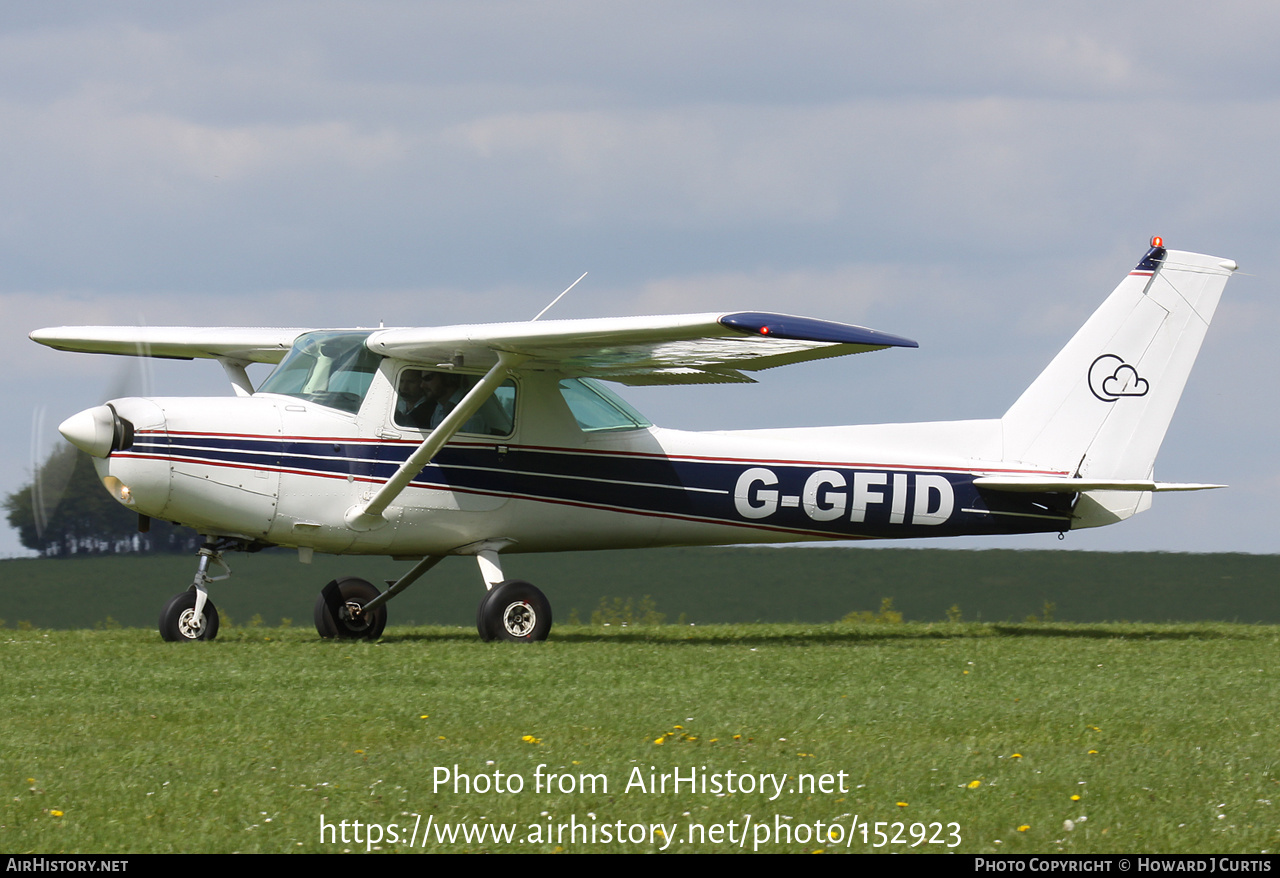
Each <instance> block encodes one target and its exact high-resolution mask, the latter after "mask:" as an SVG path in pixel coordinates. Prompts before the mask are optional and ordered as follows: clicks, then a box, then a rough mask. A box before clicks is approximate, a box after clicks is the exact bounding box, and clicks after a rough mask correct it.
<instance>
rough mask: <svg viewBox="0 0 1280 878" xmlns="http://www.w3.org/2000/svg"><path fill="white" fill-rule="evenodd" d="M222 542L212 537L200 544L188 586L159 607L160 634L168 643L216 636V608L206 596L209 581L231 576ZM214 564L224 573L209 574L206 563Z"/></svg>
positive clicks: (210, 638)
mask: <svg viewBox="0 0 1280 878" xmlns="http://www.w3.org/2000/svg"><path fill="white" fill-rule="evenodd" d="M220 548H221V546H220V545H219V543H218V541H217V540H215V539H213V538H212V537H210V538H208V539H206V540H205V541H204V545H203V546H201V547H200V553H199V554H200V561H199V564H198V565H197V567H196V576H195V579H194V580H192V582H191V587H190V588H188V589H187V590H186V591H184V592H183V593H182V594H179V595H175V596H174V597H173V598H172V599H171V600H170V601H169V602H168V603H167V604H165V605H164V609H162V610H161V611H160V636H161V637H163V638H164V639H165V640H167V641H169V642H171V643H190V642H191V641H195V640H213V639H214V638H215V637H217V636H218V609H217V607H215V606H214V605H213V601H211V600H209V583H211V582H219V581H221V580H223V579H227V578H229V577H230V576H231V568H230V567H228V566H227V562H226V561H224V560H222V553H221V552H220V551H219V549H220ZM210 564H216V565H218V566H219V567H221V568H222V569H223V570H224V571H226V572H225V573H222V574H220V575H218V576H210V575H209V565H210Z"/></svg>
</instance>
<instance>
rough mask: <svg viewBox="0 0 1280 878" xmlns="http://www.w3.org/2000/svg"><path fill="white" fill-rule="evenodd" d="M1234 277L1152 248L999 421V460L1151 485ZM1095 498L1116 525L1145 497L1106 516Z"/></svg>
mask: <svg viewBox="0 0 1280 878" xmlns="http://www.w3.org/2000/svg"><path fill="white" fill-rule="evenodd" d="M1235 270H1236V264H1235V263H1234V262H1232V261H1230V260H1226V259H1219V258H1217V257H1214V256H1205V255H1202V254H1199V253H1184V252H1182V251H1179V250H1165V249H1164V247H1163V245H1162V243H1161V241H1160V239H1159V238H1155V239H1152V247H1151V249H1150V250H1149V251H1148V252H1147V254H1146V256H1144V257H1143V258H1142V261H1141V262H1139V263H1138V266H1137V267H1136V268H1135V269H1134V270H1133V271H1131V272H1129V275H1128V276H1127V277H1126V278H1125V279H1124V280H1122V281H1121V282H1120V285H1119V286H1118V287H1116V289H1115V292H1113V293H1112V294H1111V295H1110V296H1109V297H1107V300H1106V301H1105V302H1103V303H1102V306H1101V307H1099V308H1098V310H1097V311H1095V312H1094V314H1093V316H1092V317H1090V318H1089V320H1088V322H1086V323H1085V325H1084V326H1083V327H1081V329H1080V331H1079V332H1077V333H1076V334H1075V337H1074V338H1072V339H1071V341H1069V342H1068V343H1067V346H1066V347H1064V348H1063V349H1062V351H1061V352H1060V353H1059V354H1058V355H1057V356H1056V357H1054V359H1053V361H1052V362H1051V363H1050V364H1049V366H1048V367H1047V368H1046V369H1045V370H1044V371H1043V372H1042V373H1041V374H1040V376H1039V377H1038V378H1036V380H1035V382H1033V383H1032V385H1031V386H1030V387H1028V388H1027V390H1026V392H1024V393H1023V394H1022V396H1020V397H1019V398H1018V401H1017V402H1015V403H1014V404H1013V406H1012V407H1011V408H1010V409H1009V411H1008V412H1006V413H1005V416H1004V418H1003V419H1002V421H1001V425H1002V429H1003V435H1004V452H1005V453H1004V456H1005V459H1006V460H1007V461H1017V462H1021V463H1026V464H1032V465H1036V466H1043V467H1050V468H1053V469H1058V470H1063V471H1066V472H1069V473H1070V474H1071V475H1073V476H1079V477H1083V478H1090V479H1147V478H1150V477H1151V474H1152V470H1153V467H1154V464H1155V458H1156V452H1157V451H1159V449H1160V443H1161V442H1162V441H1163V440H1164V434H1165V431H1166V430H1167V429H1168V427H1169V421H1170V420H1171V419H1172V417H1173V410H1174V408H1175V407H1176V406H1177V404H1178V399H1179V397H1181V396H1182V389H1183V387H1185V386H1186V383H1187V376H1188V375H1189V374H1190V373H1191V366H1192V364H1193V363H1194V362H1195V358H1196V354H1198V353H1199V351H1200V343H1201V341H1203V339H1204V334H1205V330H1207V329H1208V327H1209V321H1210V320H1211V319H1212V318H1213V312H1214V309H1215V308H1216V307H1217V304H1218V298H1219V297H1220V296H1221V295H1222V289H1223V287H1224V286H1226V283H1227V279H1228V278H1229V277H1230V276H1231V273H1232V272H1233V271H1235ZM1096 493H1097V494H1098V495H1099V496H1096V497H1094V498H1093V500H1094V501H1101V502H1102V504H1103V505H1104V506H1106V507H1108V508H1111V509H1112V511H1113V512H1114V513H1115V514H1116V516H1117V517H1119V518H1124V517H1127V516H1128V515H1131V514H1133V512H1136V511H1138V510H1139V509H1142V508H1145V507H1146V504H1147V502H1149V495H1147V494H1142V495H1137V494H1128V495H1126V496H1123V497H1116V498H1114V499H1115V500H1116V502H1117V504H1118V506H1114V508H1113V504H1112V503H1110V502H1107V500H1108V498H1107V497H1105V496H1101V495H1103V494H1110V493H1113V492H1096ZM1085 496H1086V497H1088V496H1089V495H1085ZM1082 499H1084V498H1082ZM1085 505H1086V506H1088V505H1089V504H1087V503H1086V504H1085ZM1082 511H1084V510H1082ZM1112 520H1115V519H1114V518H1113V519H1112ZM1098 523H1102V522H1101V521H1099V522H1098ZM1077 526H1081V525H1077Z"/></svg>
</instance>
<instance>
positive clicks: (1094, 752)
mask: <svg viewBox="0 0 1280 878" xmlns="http://www.w3.org/2000/svg"><path fill="white" fill-rule="evenodd" d="M1089 755H1090V756H1097V755H1098V751H1097V750H1090V751H1089Z"/></svg>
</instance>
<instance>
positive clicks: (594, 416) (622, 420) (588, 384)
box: [560, 378, 653, 433]
mask: <svg viewBox="0 0 1280 878" xmlns="http://www.w3.org/2000/svg"><path fill="white" fill-rule="evenodd" d="M560 395H561V396H562V397H564V401H565V403H567V404H568V406H569V411H571V412H573V417H574V418H575V419H576V420H577V422H578V426H579V427H580V428H581V429H582V432H584V433H603V432H609V431H618V430H643V429H644V428H646V427H652V426H653V424H650V423H649V422H648V421H647V420H645V417H644V415H642V414H640V413H639V412H638V411H636V410H635V409H633V408H632V407H631V406H629V405H628V404H627V403H626V402H625V401H624V400H623V399H622V398H621V397H620V396H618V395H617V394H615V393H613V392H612V391H610V390H609V389H608V388H606V387H604V386H602V385H601V384H600V383H599V382H596V381H592V380H591V379H590V378H566V379H564V380H563V381H561V382H560Z"/></svg>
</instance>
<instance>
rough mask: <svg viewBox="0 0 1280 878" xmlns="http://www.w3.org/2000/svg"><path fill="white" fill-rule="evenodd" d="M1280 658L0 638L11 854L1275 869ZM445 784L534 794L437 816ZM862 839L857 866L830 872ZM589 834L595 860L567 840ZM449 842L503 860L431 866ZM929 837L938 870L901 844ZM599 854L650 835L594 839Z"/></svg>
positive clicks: (1094, 642)
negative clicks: (573, 832)
mask: <svg viewBox="0 0 1280 878" xmlns="http://www.w3.org/2000/svg"><path fill="white" fill-rule="evenodd" d="M1278 646H1280V628H1276V627H1272V626H1248V625H1230V624H1184V625H1139V624H1127V625H1121V624H1091V625H1080V624H1066V623H1052V624H1038V625H1033V624H1011V625H996V624H987V623H977V622H967V623H961V624H948V623H940V624H924V623H907V624H897V625H893V624H857V625H852V624H825V625H803V624H790V625H725V626H710V627H706V626H697V627H689V626H684V627H677V626H672V625H668V626H661V627H630V628H626V629H621V628H618V627H616V626H615V627H610V628H602V627H588V626H582V627H567V626H560V627H557V628H556V629H555V631H553V633H552V638H551V640H549V641H548V642H546V643H543V644H536V645H532V646H517V645H509V644H483V643H480V642H478V641H477V640H476V638H475V636H474V631H473V630H471V629H470V628H466V629H456V628H439V627H437V628H424V627H391V628H388V631H387V634H386V636H385V637H384V638H383V639H382V640H381V641H379V642H376V643H364V642H321V641H319V640H317V639H316V636H315V634H314V632H313V631H311V630H310V628H309V626H307V627H305V628H304V627H301V626H299V627H294V628H288V629H282V628H265V627H260V628H248V627H236V628H233V629H231V630H228V631H226V632H225V633H224V635H223V636H221V637H220V638H219V640H218V641H216V642H214V643H207V644H203V643H202V644H186V645H177V644H165V643H162V642H160V641H159V639H158V637H157V636H156V634H155V632H154V630H143V629H136V630H135V629H123V630H102V631H87V630H75V631H49V630H29V631H14V630H13V629H12V626H10V628H8V629H6V630H4V631H3V632H0V650H2V654H3V657H4V674H3V675H0V698H2V699H3V703H4V705H5V709H4V711H3V714H2V715H0V736H2V738H0V740H3V741H4V748H3V758H2V759H0V800H2V801H3V805H2V806H0V847H3V849H5V850H7V851H10V852H14V853H17V852H24V851H31V852H42V853H52V852H102V853H112V852H162V851H179V852H197V851H258V852H287V851H302V852H321V851H341V850H351V851H353V852H355V851H359V852H363V851H364V850H366V849H367V848H369V847H376V848H378V849H380V850H382V851H401V852H407V851H408V850H410V849H411V848H410V847H409V845H408V844H407V843H406V841H404V840H401V841H400V842H399V843H391V842H390V841H388V840H386V837H387V833H388V832H389V830H390V824H396V825H397V827H398V828H399V830H400V831H402V832H403V833H404V834H405V835H406V836H407V835H408V833H409V830H410V829H411V828H414V827H415V826H416V827H418V828H419V833H418V836H417V841H416V844H415V845H414V846H413V847H412V850H414V851H459V850H498V851H501V850H514V851H554V850H557V849H562V850H565V851H569V852H580V851H652V850H657V849H660V848H661V847H663V845H664V844H665V845H667V846H668V849H669V850H672V851H694V850H697V851H736V850H747V851H750V850H752V849H753V847H756V846H758V847H759V849H760V850H762V851H775V852H778V851H808V850H814V849H824V850H829V851H844V850H850V851H864V850H874V849H875V847H874V845H875V843H876V842H877V840H878V839H877V836H876V834H875V824H876V822H884V823H885V824H886V825H885V827H884V828H883V829H884V831H885V832H886V833H887V836H886V837H890V838H891V837H892V836H893V835H894V833H895V831H896V830H895V829H894V828H893V826H892V824H894V823H902V824H903V825H904V827H905V828H904V829H903V830H902V834H901V835H900V837H901V838H903V839H904V840H905V841H906V842H907V844H896V845H895V844H889V845H886V846H885V848H882V849H888V850H915V851H926V850H927V851H933V852H938V851H946V850H948V849H954V850H957V851H962V852H967V853H978V852H994V851H1003V852H1033V851H1034V852H1056V851H1066V852H1074V853H1083V852H1116V851H1128V852H1256V851H1270V850H1275V849H1276V848H1277V846H1280V766H1278V765H1277V759H1278V758H1280V757H1278V756H1277V754H1280V728H1278V726H1277V723H1276V716H1277V713H1278V710H1277V708H1278V707H1280V703H1278V697H1277V694H1278V693H1280V687H1277V684H1276V680H1275V673H1276V667H1277V663H1276V656H1277V647H1278ZM540 765H544V766H545V768H544V769H542V771H543V772H544V773H545V772H550V773H554V774H557V775H560V776H561V777H560V778H559V779H558V780H557V781H555V782H553V783H555V784H556V786H554V787H553V790H552V791H551V792H546V791H543V792H538V791H537V790H536V789H535V783H536V780H535V778H536V776H537V773H538V771H539V769H538V767H539V766H540ZM455 766H456V767H457V768H456V770H457V771H458V772H459V773H462V774H467V775H469V776H471V777H472V778H478V777H479V776H482V775H483V776H486V777H487V778H489V779H490V782H492V778H493V773H494V772H495V771H500V772H502V776H503V778H504V779H506V780H507V782H508V783H510V782H511V781H512V779H513V777H514V776H519V777H520V778H521V780H522V781H523V785H524V786H523V789H522V790H521V791H520V792H518V793H512V792H493V791H488V792H481V793H477V792H474V791H473V792H471V793H470V794H466V793H465V792H454V791H453V789H452V786H451V785H449V784H445V785H444V787H442V788H439V789H437V788H436V784H435V782H436V780H437V779H440V778H441V775H440V772H445V773H447V774H449V775H452V773H453V772H454V770H455V768H454V767H455ZM704 767H705V768H704ZM693 769H698V770H699V771H704V770H705V772H706V774H707V775H714V776H718V777H719V778H720V780H721V783H724V782H726V780H727V777H728V772H730V771H732V772H735V779H736V780H737V781H739V783H740V784H741V783H742V778H740V777H738V774H739V773H741V774H746V775H752V776H753V777H756V778H758V777H759V776H760V775H773V776H774V777H776V778H780V777H781V776H782V775H785V776H786V779H785V781H783V783H784V791H783V792H782V793H781V794H778V795H777V796H776V798H774V799H773V800H772V801H770V796H771V795H772V792H770V793H769V794H764V795H762V794H760V793H759V792H756V791H745V790H743V789H740V788H738V787H735V792H733V793H730V794H723V793H724V790H721V793H722V794H717V793H716V792H715V791H714V790H708V791H707V792H703V791H702V790H700V789H695V790H689V789H688V788H682V789H680V790H678V791H673V790H672V789H670V787H668V789H667V791H666V792H662V791H660V790H659V791H657V792H653V791H651V790H649V789H648V788H647V785H648V780H649V778H650V777H651V776H653V777H654V778H655V779H656V778H659V777H660V776H661V775H663V774H671V773H672V772H673V771H675V770H678V771H680V772H682V773H684V776H686V777H687V776H688V773H689V772H690V771H692V770H693ZM636 770H638V771H639V776H640V777H641V778H643V779H644V781H645V783H646V788H645V789H643V790H641V789H639V788H637V787H636V786H634V785H632V787H631V788H630V789H627V786H628V782H629V781H632V780H634V779H635V775H634V774H633V773H634V772H635V771H636ZM841 772H843V773H844V774H843V775H841V774H840V773H841ZM580 775H597V776H603V779H604V782H605V783H607V791H606V790H605V789H604V788H603V787H602V782H601V781H600V780H599V778H597V780H596V789H595V790H594V791H591V790H590V789H585V790H584V789H581V788H579V785H580V784H581V785H583V786H586V785H588V784H587V782H586V781H585V779H580V777H579V776H580ZM800 775H809V776H812V778H813V788H812V790H809V789H806V790H805V791H803V792H800V791H798V790H797V789H796V784H797V782H798V781H797V778H798V776H800ZM566 776H567V777H568V778H570V780H571V781H572V784H571V786H572V787H573V789H572V791H569V790H565V791H561V790H562V789H563V787H560V786H559V785H560V784H561V783H564V782H565V777H566ZM824 776H825V777H824ZM765 782H766V783H767V782H768V781H767V780H766V781H765ZM841 785H843V786H844V787H845V791H844V792H841V791H840V789H839V787H840V786H841ZM824 787H825V790H824ZM1273 803H1275V804H1273ZM747 815H750V817H748V816H747ZM855 818H856V820H857V821H858V823H857V826H859V827H861V826H865V825H867V823H868V822H870V824H871V829H870V830H869V831H868V841H867V842H866V843H864V842H863V840H862V829H861V828H857V829H855V830H854V832H853V834H852V836H851V838H852V841H851V842H848V843H847V846H846V843H839V844H832V843H831V841H832V839H833V838H835V836H834V835H832V834H831V833H832V830H831V825H832V824H833V823H834V824H835V825H837V826H839V827H840V832H839V836H841V837H844V838H848V837H850V836H849V827H850V826H853V825H855V824H854V820H855ZM322 821H324V822H327V823H328V824H330V825H332V826H333V827H334V829H333V830H331V832H330V837H331V838H332V842H329V841H328V839H326V842H325V843H322V841H321V826H322ZM342 821H347V823H348V825H347V828H346V831H347V835H348V842H347V843H345V844H344V843H342V841H341V836H340V833H341V832H342V828H341V827H340V824H341V823H342ZM354 821H359V822H360V824H361V827H360V829H361V831H362V832H363V834H362V835H361V836H360V838H361V842H362V843H356V842H355V840H354V839H355V837H356V832H357V830H356V828H355V826H354V823H353V822H354ZM1066 821H1070V823H1069V824H1068V823H1067V822H1066ZM574 822H576V823H577V824H580V825H583V826H586V827H588V828H594V830H595V831H596V842H595V843H594V844H593V843H591V841H590V839H589V837H588V839H587V840H586V841H583V840H582V839H583V836H584V835H585V834H586V832H585V831H583V830H580V831H579V836H578V838H577V839H574V840H570V839H569V838H568V837H567V835H565V836H562V837H560V838H557V837H556V827H557V826H559V825H561V824H572V823H574ZM819 822H821V823H822V827H821V828H820V831H815V829H814V827H815V826H816V824H817V823H819ZM461 823H469V824H474V825H475V826H476V827H477V828H478V827H479V826H481V825H484V826H488V827H489V829H488V830H487V831H489V832H491V831H492V830H493V828H494V825H495V824H514V825H515V829H514V835H513V837H512V840H511V841H510V842H505V841H494V838H493V836H492V835H487V836H486V837H485V839H484V840H483V841H475V840H474V839H473V840H472V841H471V842H466V841H463V840H461V839H458V840H456V841H454V842H453V843H449V842H447V841H438V840H437V838H438V836H436V835H430V837H429V841H428V842H427V843H426V844H424V843H423V841H422V837H421V836H422V827H425V826H431V827H433V828H434V830H435V831H436V832H439V831H440V830H441V829H442V828H443V827H448V826H451V825H454V824H461ZM366 824H377V825H378V831H379V832H380V833H382V834H383V836H384V840H383V841H382V843H380V844H377V845H370V844H369V843H368V842H367V841H366V839H367V838H368V837H369V833H370V832H371V829H370V827H369V826H368V825H366ZM619 824H621V826H620V827H619ZM651 824H663V825H664V826H665V827H666V829H665V830H664V832H663V834H662V835H656V834H654V833H652V832H651V831H650V830H649V829H648V828H647V827H649V826H650V825H651ZM691 824H696V825H698V826H701V827H702V830H701V834H699V832H698V830H695V829H691ZM951 824H956V825H955V827H952V826H951ZM913 825H915V826H916V827H917V829H916V832H917V834H919V833H925V835H926V837H932V838H935V839H937V841H938V842H939V843H935V844H930V843H929V842H928V841H926V842H925V843H922V844H920V845H919V846H917V847H914V848H912V847H910V846H909V844H910V842H911V841H914V840H915V837H913V835H912V829H911V827H912V826H913ZM935 825H936V828H935ZM605 826H608V827H610V833H611V834H616V833H617V830H618V829H621V830H622V834H623V836H624V839H625V838H626V837H627V835H628V833H630V832H631V831H632V827H633V826H640V827H642V831H641V834H643V835H644V836H645V838H644V840H643V841H637V842H634V843H633V842H631V841H628V840H624V841H623V842H622V843H615V842H612V841H610V842H605V841H604V840H603V837H602V828H603V827H605ZM716 826H718V827H720V829H719V830H716V829H714V827H716ZM780 827H787V828H788V829H787V830H784V832H783V834H784V835H785V834H787V833H788V832H789V834H790V835H791V840H790V841H789V842H788V841H787V840H786V839H785V838H783V839H782V840H781V841H779V839H778V838H777V831H778V829H779V828H780ZM762 828H763V829H766V830H767V833H766V837H764V838H762V836H761V832H760V831H761V829H762ZM744 829H745V830H746V832H745V842H744V845H743V846H742V847H739V846H738V844H737V837H736V836H733V835H731V833H733V832H734V831H735V830H736V833H737V834H738V835H742V834H743V832H744ZM564 832H567V830H564ZM717 832H719V833H723V834H717ZM691 833H692V836H693V841H690V838H691ZM821 833H827V834H828V835H827V837H825V838H824V837H823V836H822V835H821ZM957 838H958V839H959V844H958V846H956V847H954V848H948V844H949V843H952V842H954V841H955V840H956V839H957Z"/></svg>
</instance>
